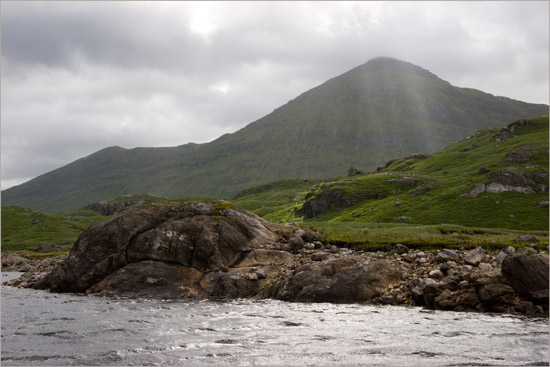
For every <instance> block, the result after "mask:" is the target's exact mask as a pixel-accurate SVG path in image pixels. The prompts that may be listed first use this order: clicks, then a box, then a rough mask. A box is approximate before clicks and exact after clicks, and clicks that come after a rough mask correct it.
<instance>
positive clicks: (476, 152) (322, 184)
mask: <svg viewBox="0 0 550 367" xmlns="http://www.w3.org/2000/svg"><path fill="white" fill-rule="evenodd" d="M522 121H526V122H527V123H526V124H525V125H524V126H521V125H522V122H515V123H512V124H510V125H508V127H507V128H505V129H502V130H500V129H485V130H481V131H478V132H477V133H475V134H474V135H472V136H471V137H469V138H467V139H463V140H461V141H459V142H458V143H455V144H453V145H451V146H449V147H447V148H445V149H443V150H441V151H440V152H437V153H434V154H432V155H431V156H429V157H428V158H425V157H422V156H419V155H412V156H409V157H405V158H402V159H396V160H394V161H390V162H389V164H388V165H387V166H386V167H384V168H381V169H379V171H378V172H377V173H371V174H367V175H362V176H358V177H345V178H340V179H335V180H332V181H330V182H329V181H318V182H305V181H304V182H302V183H300V184H297V185H292V182H290V181H283V182H280V183H278V184H272V185H271V186H270V187H267V188H262V187H259V188H256V189H255V190H248V191H245V192H243V193H241V194H239V195H237V196H236V197H235V199H234V202H235V203H236V204H237V205H240V206H242V207H244V208H246V209H249V210H252V211H253V212H256V213H258V214H260V215H263V216H264V217H265V218H266V219H269V220H273V221H277V220H284V221H290V220H296V221H299V222H302V223H303V225H304V226H306V227H307V226H308V225H318V224H319V223H351V224H353V223H360V225H361V226H363V227H364V226H365V225H364V224H365V223H389V224H390V225H396V226H402V225H413V226H414V225H439V224H452V225H461V226H468V227H484V228H505V229H512V230H538V231H548V115H545V116H541V117H537V118H531V119H526V120H522ZM510 130H513V132H510ZM508 174H510V175H512V176H514V177H520V178H521V177H523V178H525V182H527V183H528V185H531V186H530V187H531V189H530V190H531V191H532V193H523V192H517V191H506V192H501V193H492V192H481V193H479V194H478V195H477V196H475V197H469V196H468V195H464V194H469V193H470V192H471V189H472V188H473V187H475V186H476V185H477V184H480V183H484V184H489V183H490V182H491V181H492V178H493V179H494V177H502V175H508ZM405 177H408V179H405V180H401V179H403V178H405ZM529 180H530V181H529ZM413 181H414V184H413V185H411V183H412V182H413ZM292 186H293V187H294V188H292ZM308 186H309V188H308ZM518 187H519V186H518ZM520 189H525V188H520ZM544 201H546V204H544ZM308 203H309V204H308ZM314 203H317V209H318V210H317V211H316V212H315V213H314V214H316V215H314V216H313V215H309V216H308V215H307V213H304V208H306V207H308V205H309V207H311V206H312V204H314ZM323 203H324V207H323V205H321V204H323ZM327 203H328V205H327ZM537 204H538V205H537ZM319 208H320V209H319ZM329 227H330V225H329Z"/></svg>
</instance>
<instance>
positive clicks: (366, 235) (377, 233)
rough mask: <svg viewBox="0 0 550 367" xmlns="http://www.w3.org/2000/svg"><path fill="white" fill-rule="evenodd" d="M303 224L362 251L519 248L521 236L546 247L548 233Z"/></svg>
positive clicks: (444, 226) (327, 238)
mask: <svg viewBox="0 0 550 367" xmlns="http://www.w3.org/2000/svg"><path fill="white" fill-rule="evenodd" d="M303 225H307V226H309V227H308V228H310V229H315V230H318V231H320V232H321V234H322V240H323V241H325V242H327V243H332V244H335V245H343V246H354V247H359V248H363V249H366V250H380V249H383V248H384V246H385V245H392V244H396V243H401V244H404V245H406V246H408V247H409V248H421V249H430V248H443V247H445V248H474V247H478V246H480V247H484V248H487V249H496V248H503V247H506V246H514V247H521V246H525V243H518V242H515V241H514V239H515V238H517V237H518V236H521V235H524V234H532V235H536V236H538V237H539V239H540V240H541V241H540V243H539V244H540V245H548V232H545V231H514V230H504V229H487V228H476V227H464V226H458V225H449V224H441V225H412V224H402V223H361V222H324V221H308V222H307V223H303Z"/></svg>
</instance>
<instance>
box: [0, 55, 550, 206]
mask: <svg viewBox="0 0 550 367" xmlns="http://www.w3.org/2000/svg"><path fill="white" fill-rule="evenodd" d="M543 113H548V106H547V105H536V104H529V103H524V102H520V101H516V100H512V99H509V98H504V97H495V96H493V95H490V94H487V93H483V92H480V91H477V90H473V89H466V88H458V87H454V86H452V85H450V84H449V83H448V82H446V81H444V80H441V79H440V78H438V77H437V76H436V75H434V74H432V73H430V72H429V71H427V70H425V69H422V68H421V67H418V66H415V65H413V64H410V63H407V62H403V61H399V60H396V59H391V58H384V57H383V58H376V59H373V60H371V61H369V62H367V63H365V64H363V65H361V66H358V67H356V68H354V69H352V70H350V71H348V72H347V73H344V74H342V75H340V76H338V77H335V78H333V79H330V80H329V81H327V82H325V83H323V84H322V85H320V86H318V87H316V88H313V89H311V90H310V91H307V92H305V93H303V94H302V95H300V96H298V97H297V98H295V99H294V100H292V101H290V102H288V103H287V104H285V105H284V106H282V107H280V108H278V109H276V110H275V111H273V112H272V113H270V114H269V115H267V116H265V117H263V118H261V119H259V120H257V121H256V122H253V123H251V124H250V125H248V126H247V127H245V128H243V129H241V130H239V131H238V132H236V133H234V134H226V135H224V136H222V137H220V138H219V139H217V140H215V141H213V142H211V143H208V144H205V145H203V146H201V147H200V148H198V149H195V150H194V151H190V152H186V154H182V155H177V154H171V153H172V152H173V151H171V150H170V148H163V149H165V150H164V151H163V152H164V153H166V154H163V155H162V156H161V157H156V155H155V154H154V153H153V151H148V150H143V154H142V156H146V157H148V160H147V163H144V164H141V163H140V159H142V158H138V154H137V153H138V152H136V151H133V150H132V151H126V152H125V153H124V155H123V154H122V152H116V151H114V150H113V149H111V151H106V152H104V154H105V156H104V155H101V154H100V155H98V156H96V154H99V153H101V152H98V153H96V154H94V155H92V156H89V157H87V158H85V159H84V161H83V160H80V161H77V162H74V163H72V164H70V165H68V166H66V167H62V168H60V169H58V170H56V171H53V172H50V173H48V174H46V175H43V176H40V177H38V178H36V179H34V180H31V181H29V182H28V183H25V184H23V185H20V186H18V187H14V188H10V189H8V190H5V191H3V192H2V200H3V203H4V204H10V205H24V206H29V207H32V208H35V209H38V210H42V211H47V212H48V211H49V212H59V211H66V210H70V209H74V208H77V207H80V206H83V205H85V204H87V203H89V202H91V201H97V200H100V199H108V198H112V197H115V196H119V195H122V194H133V193H139V192H149V193H152V194H155V195H162V196H166V197H176V196H197V195H210V196H217V197H227V196H230V195H233V194H235V193H237V192H238V191H240V190H242V189H244V188H246V187H250V186H253V185H259V184H262V183H267V182H270V181H274V180H279V179H283V178H324V177H332V176H337V175H341V174H344V173H345V172H346V170H347V169H348V167H349V166H350V165H353V166H356V167H360V168H363V169H366V170H372V169H374V168H375V167H376V166H378V165H381V164H383V163H384V162H386V161H387V160H388V159H391V158H392V157H396V156H403V155H406V154H409V153H412V152H417V151H426V152H434V151H437V150H439V149H442V148H444V147H445V146H447V145H449V144H451V143H453V142H455V141H457V140H459V139H462V138H464V137H466V136H467V135H469V134H471V133H473V132H474V131H476V130H478V129H480V128H484V127H500V126H501V125H502V122H503V121H512V120H514V119H517V118H522V117H526V116H536V115H540V114H543ZM107 153H110V154H112V155H113V158H110V157H109V156H108V154H107ZM120 156H124V157H125V158H124V159H123V158H120ZM100 161H101V162H104V163H99V162H100ZM127 161H128V162H132V163H127ZM88 166H91V167H97V169H96V170H89V169H88V168H87V167H88ZM100 167H103V169H101V168H100Z"/></svg>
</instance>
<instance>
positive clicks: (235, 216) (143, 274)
mask: <svg viewBox="0 0 550 367" xmlns="http://www.w3.org/2000/svg"><path fill="white" fill-rule="evenodd" d="M8 285H13V286H20V287H33V288H35V289H50V290H51V291H52V292H85V293H87V294H98V295H105V296H116V297H118V296H120V297H162V298H189V297H190V298H197V299H213V300H220V299H236V298H256V299H262V298H272V299H278V300H284V301H295V302H334V303H355V302H357V303H371V304H393V305H423V306H425V307H429V308H435V309H445V310H455V311H481V312H484V311H488V312H509V313H522V314H541V315H544V314H548V254H547V249H535V248H533V247H525V248H522V249H520V250H518V251H517V252H516V251H515V249H514V248H513V247H508V248H505V249H502V250H499V251H495V252H486V251H485V250H484V249H482V248H475V249H471V250H464V249H461V250H451V249H443V250H435V251H420V250H414V249H409V248H407V247H406V246H404V245H400V244H397V245H394V246H388V248H387V249H386V251H376V252H365V251H356V250H352V249H348V248H337V247H336V246H331V245H330V244H323V243H321V242H320V241H319V234H318V233H316V232H308V231H304V230H302V229H300V228H297V227H293V226H285V225H280V224H274V223H270V222H267V221H265V220H263V219H262V218H260V217H258V216H256V215H254V214H252V213H249V212H247V211H245V210H243V209H240V208H238V207H235V206H233V205H231V204H229V203H227V202H219V201H218V202H194V203H186V204H170V203H169V204H162V205H153V206H151V207H149V208H145V209H140V210H135V211H132V212H127V213H124V214H121V215H119V216H116V217H114V218H111V219H109V220H107V221H104V222H102V223H98V224H96V225H94V226H92V227H90V228H89V229H87V230H86V231H84V232H83V233H82V234H81V235H80V237H79V238H78V240H77V242H76V243H75V245H74V247H73V249H72V250H71V252H70V254H69V255H68V257H67V258H66V259H65V260H64V261H63V262H62V263H60V264H57V265H56V266H55V267H54V268H53V270H51V271H50V272H49V273H38V272H32V271H29V272H27V273H25V275H24V276H22V277H21V278H19V279H16V280H13V281H11V282H9V284H8Z"/></svg>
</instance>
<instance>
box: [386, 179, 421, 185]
mask: <svg viewBox="0 0 550 367" xmlns="http://www.w3.org/2000/svg"><path fill="white" fill-rule="evenodd" d="M388 182H391V183H394V184H396V185H399V186H409V187H414V185H415V184H416V179H415V178H414V177H403V178H394V179H391V180H388Z"/></svg>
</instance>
